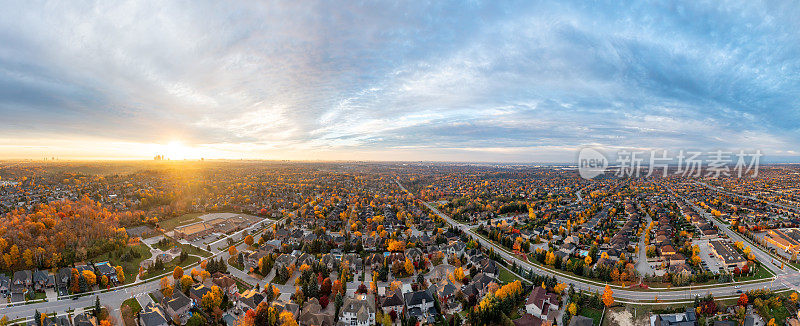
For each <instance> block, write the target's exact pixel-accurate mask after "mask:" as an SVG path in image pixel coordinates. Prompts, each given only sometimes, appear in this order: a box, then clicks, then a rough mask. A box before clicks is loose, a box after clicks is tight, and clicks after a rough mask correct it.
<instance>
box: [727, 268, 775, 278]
mask: <svg viewBox="0 0 800 326" xmlns="http://www.w3.org/2000/svg"><path fill="white" fill-rule="evenodd" d="M772 276H773V275H772V272H770V271H769V269H767V268H766V267H764V266H758V267H756V272H755V273H753V275H751V276H741V277H734V280H736V281H737V282H742V281H750V280H760V279H763V278H768V277H772Z"/></svg>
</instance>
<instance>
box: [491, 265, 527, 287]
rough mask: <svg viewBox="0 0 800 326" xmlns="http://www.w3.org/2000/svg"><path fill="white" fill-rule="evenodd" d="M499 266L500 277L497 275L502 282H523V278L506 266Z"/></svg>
mask: <svg viewBox="0 0 800 326" xmlns="http://www.w3.org/2000/svg"><path fill="white" fill-rule="evenodd" d="M497 266H498V267H500V268H499V269H500V271H499V275H497V277H498V278H499V279H500V282H503V283H511V282H514V281H523V280H522V279H521V278H519V277H517V276H516V275H514V274H512V273H511V272H510V271H509V270H508V269H506V268H505V266H502V265H500V264H498V265H497Z"/></svg>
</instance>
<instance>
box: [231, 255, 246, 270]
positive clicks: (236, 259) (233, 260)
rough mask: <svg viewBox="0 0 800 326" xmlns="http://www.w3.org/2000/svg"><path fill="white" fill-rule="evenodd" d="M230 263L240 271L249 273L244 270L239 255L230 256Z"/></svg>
mask: <svg viewBox="0 0 800 326" xmlns="http://www.w3.org/2000/svg"><path fill="white" fill-rule="evenodd" d="M228 265H229V266H232V267H234V268H236V269H238V270H240V271H244V272H245V273H247V271H245V270H244V266H242V265H240V264H239V257H238V256H233V257H230V258H228Z"/></svg>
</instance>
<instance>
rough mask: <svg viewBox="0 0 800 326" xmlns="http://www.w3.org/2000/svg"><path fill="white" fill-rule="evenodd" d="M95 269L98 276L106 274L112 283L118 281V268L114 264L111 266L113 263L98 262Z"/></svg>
mask: <svg viewBox="0 0 800 326" xmlns="http://www.w3.org/2000/svg"><path fill="white" fill-rule="evenodd" d="M94 268H95V271H96V273H97V277H100V275H105V276H106V277H108V281H109V282H111V283H117V282H118V280H117V270H116V269H115V268H114V266H111V263H109V262H107V261H104V262H102V263H97V264H95V265H94Z"/></svg>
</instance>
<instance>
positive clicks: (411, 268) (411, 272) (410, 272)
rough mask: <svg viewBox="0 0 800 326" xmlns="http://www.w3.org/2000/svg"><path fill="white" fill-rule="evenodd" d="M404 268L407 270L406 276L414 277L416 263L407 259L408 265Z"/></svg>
mask: <svg viewBox="0 0 800 326" xmlns="http://www.w3.org/2000/svg"><path fill="white" fill-rule="evenodd" d="M404 267H405V270H406V274H408V275H414V263H412V262H411V260H410V259H408V258H406V263H405V265H404Z"/></svg>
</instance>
